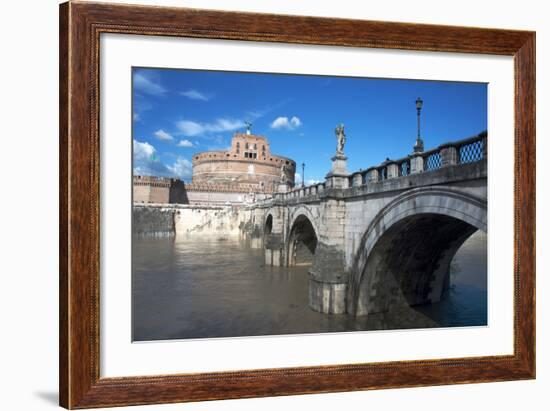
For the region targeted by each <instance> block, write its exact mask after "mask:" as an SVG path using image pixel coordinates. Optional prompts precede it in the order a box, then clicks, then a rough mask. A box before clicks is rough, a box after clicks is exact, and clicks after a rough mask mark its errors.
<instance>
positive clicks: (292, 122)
mask: <svg viewBox="0 0 550 411" xmlns="http://www.w3.org/2000/svg"><path fill="white" fill-rule="evenodd" d="M301 125H302V121H301V120H300V119H299V118H298V117H296V116H292V117H291V118H290V119H289V118H288V117H283V116H281V117H277V118H276V119H275V120H273V122H272V123H271V128H274V129H282V128H286V129H287V130H294V129H296V128H298V127H300V126H301Z"/></svg>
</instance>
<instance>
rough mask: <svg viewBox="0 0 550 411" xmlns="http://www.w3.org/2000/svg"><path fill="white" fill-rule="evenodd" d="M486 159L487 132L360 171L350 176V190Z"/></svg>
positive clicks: (388, 160)
mask: <svg viewBox="0 0 550 411" xmlns="http://www.w3.org/2000/svg"><path fill="white" fill-rule="evenodd" d="M486 157H487V132H483V133H480V134H478V135H477V136H473V137H469V138H465V139H463V140H458V141H453V142H450V143H445V144H441V145H440V146H439V147H437V148H434V149H432V150H428V151H423V152H420V153H413V154H411V155H409V156H407V157H403V158H400V159H397V160H390V159H386V161H385V162H383V163H382V164H380V165H379V166H375V167H370V168H368V169H366V170H359V171H357V172H355V173H352V174H351V175H350V176H349V187H357V186H360V185H363V184H368V183H373V182H379V181H384V180H387V179H392V178H397V177H403V176H407V175H410V174H416V173H422V172H429V171H434V170H438V169H440V168H442V167H448V166H452V165H458V164H466V163H473V162H475V161H480V160H483V159H484V158H486Z"/></svg>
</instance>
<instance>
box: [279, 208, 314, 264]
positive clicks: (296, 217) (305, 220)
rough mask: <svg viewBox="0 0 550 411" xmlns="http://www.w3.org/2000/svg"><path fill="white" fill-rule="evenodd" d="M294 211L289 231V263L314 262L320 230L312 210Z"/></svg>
mask: <svg viewBox="0 0 550 411" xmlns="http://www.w3.org/2000/svg"><path fill="white" fill-rule="evenodd" d="M304 210H306V209H305V208H304V209H303V210H302V212H296V213H293V218H292V220H291V224H290V230H289V232H288V241H287V242H286V244H287V256H288V260H287V263H288V265H289V266H294V265H300V264H306V265H309V264H312V263H313V258H314V255H315V250H316V249H317V244H318V242H319V236H318V230H317V229H316V227H315V225H314V224H315V223H314V221H315V220H314V218H313V216H312V215H311V213H310V212H307V211H304Z"/></svg>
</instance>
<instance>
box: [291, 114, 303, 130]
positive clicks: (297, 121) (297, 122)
mask: <svg viewBox="0 0 550 411" xmlns="http://www.w3.org/2000/svg"><path fill="white" fill-rule="evenodd" d="M290 125H291V126H292V127H294V128H296V127H300V126H301V125H302V122H301V121H300V119H299V118H298V117H296V116H293V117H292V118H291V119H290Z"/></svg>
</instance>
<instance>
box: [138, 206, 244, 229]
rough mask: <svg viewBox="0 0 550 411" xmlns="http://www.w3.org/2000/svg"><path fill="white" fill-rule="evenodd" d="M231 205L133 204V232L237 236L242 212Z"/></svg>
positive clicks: (242, 219)
mask: <svg viewBox="0 0 550 411" xmlns="http://www.w3.org/2000/svg"><path fill="white" fill-rule="evenodd" d="M240 210H241V209H240V208H238V207H231V206H190V205H180V204H143V205H142V204H134V207H133V224H132V227H133V232H134V234H137V235H151V236H162V235H195V234H200V235H219V236H238V235H240V234H241V228H242V227H243V226H244V225H245V223H246V222H245V221H244V218H245V215H246V213H241V212H239V211H240Z"/></svg>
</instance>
